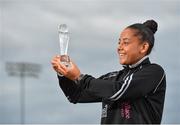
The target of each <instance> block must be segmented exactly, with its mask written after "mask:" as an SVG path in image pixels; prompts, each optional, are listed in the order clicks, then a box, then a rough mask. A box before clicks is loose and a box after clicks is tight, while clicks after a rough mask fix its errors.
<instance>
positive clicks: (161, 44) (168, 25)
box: [0, 0, 180, 124]
mask: <svg viewBox="0 0 180 125" xmlns="http://www.w3.org/2000/svg"><path fill="white" fill-rule="evenodd" d="M179 13H180V1H179V0H151V1H145V0H136V1H133V0H0V71H1V72H0V124H3V123H9V124H10V123H20V122H21V117H20V102H21V100H20V87H21V84H20V77H10V76H8V74H7V71H6V68H5V67H6V64H7V62H23V63H36V64H39V65H40V66H41V71H40V72H39V73H38V75H39V77H38V78H33V77H25V81H24V83H23V84H24V86H25V89H24V90H25V115H24V117H25V123H29V124H31V123H37V124H39V123H58V124H63V123H68V124H70V123H74V124H80V123H86V124H91V123H93V124H98V123H100V115H101V103H94V104H93V103H90V104H89V103H87V104H75V105H74V104H71V103H69V102H68V100H67V99H66V97H65V96H64V94H63V92H62V91H61V89H60V88H59V85H58V80H57V76H56V73H55V72H54V71H53V69H52V67H51V63H50V62H51V59H52V58H53V57H54V56H55V55H58V54H60V49H59V39H58V31H57V27H58V24H63V23H65V24H67V25H68V27H69V32H70V41H69V48H68V54H69V56H70V57H71V59H72V60H73V61H74V62H75V63H76V64H77V65H78V66H79V68H80V70H81V72H82V73H84V74H91V75H93V76H94V77H99V76H101V75H103V74H105V73H107V72H111V71H117V70H120V69H122V66H121V65H120V64H119V61H118V55H117V52H116V48H117V45H118V39H119V34H120V33H121V31H122V30H123V29H124V28H126V27H127V26H129V25H131V24H134V23H143V22H145V21H146V20H149V19H154V20H155V21H156V22H157V23H158V31H157V32H156V34H155V47H154V48H153V51H152V53H151V55H150V59H151V61H152V62H153V63H158V64H160V65H161V66H162V67H163V68H164V70H165V72H166V79H167V90H166V98H165V106H164V113H163V119H162V123H166V124H172V123H180V119H179V116H180V108H179V105H180V99H179V95H180V91H179V90H180V87H179V83H178V82H179V81H180V77H179V74H180V70H179V69H180V55H179V53H180V49H179V47H180V31H179V29H180V23H179V20H180V14H179Z"/></svg>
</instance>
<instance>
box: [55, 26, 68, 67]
mask: <svg viewBox="0 0 180 125" xmlns="http://www.w3.org/2000/svg"><path fill="white" fill-rule="evenodd" d="M58 33H59V45H60V55H61V56H60V57H61V58H60V61H61V63H62V64H64V65H65V66H66V67H70V58H69V56H68V55H67V50H68V44H69V31H68V27H67V25H66V24H60V25H59V26H58Z"/></svg>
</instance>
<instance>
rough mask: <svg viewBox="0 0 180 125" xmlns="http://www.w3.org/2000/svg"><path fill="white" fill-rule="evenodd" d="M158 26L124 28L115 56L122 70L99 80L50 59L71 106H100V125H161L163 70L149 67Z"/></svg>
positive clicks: (58, 58) (163, 91) (163, 93)
mask: <svg viewBox="0 0 180 125" xmlns="http://www.w3.org/2000/svg"><path fill="white" fill-rule="evenodd" d="M156 31H157V23H156V22H155V21H154V20H148V21H146V22H145V23H143V24H140V23H136V24H133V25H130V26H128V27H127V28H125V29H124V30H123V31H122V33H121V34H120V38H119V43H118V48H117V52H118V55H119V60H120V64H122V65H123V70H120V71H115V72H110V73H107V74H105V75H102V76H101V77H99V78H94V77H93V76H90V75H88V74H81V72H80V70H79V68H78V67H77V66H76V65H75V64H74V63H73V62H71V68H70V69H68V68H67V67H66V66H64V65H63V64H61V63H60V56H56V57H54V58H53V59H52V66H53V68H54V70H55V71H56V72H57V73H58V79H59V85H60V87H61V89H62V90H63V92H64V94H65V95H66V97H67V98H68V99H69V101H70V102H72V103H87V102H102V116H101V123H102V124H122V123H127V124H128V123H131V124H132V123H141V124H143V123H145V124H148V123H150V124H152V123H156V124H159V123H160V122H161V118H162V113H163V106H164V98H165V91H166V78H165V72H164V70H163V68H162V67H161V66H160V65H158V64H152V63H151V62H150V60H149V57H148V55H149V54H150V53H151V50H152V48H153V46H154V33H155V32H156Z"/></svg>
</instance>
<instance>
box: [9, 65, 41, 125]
mask: <svg viewBox="0 0 180 125" xmlns="http://www.w3.org/2000/svg"><path fill="white" fill-rule="evenodd" d="M40 68H41V67H40V65H39V64H33V63H13V62H7V63H6V71H7V73H8V75H9V76H16V77H19V78H20V115H21V124H25V118H26V116H25V115H26V113H25V97H26V95H25V94H26V93H25V77H30V76H31V77H38V73H39V72H40Z"/></svg>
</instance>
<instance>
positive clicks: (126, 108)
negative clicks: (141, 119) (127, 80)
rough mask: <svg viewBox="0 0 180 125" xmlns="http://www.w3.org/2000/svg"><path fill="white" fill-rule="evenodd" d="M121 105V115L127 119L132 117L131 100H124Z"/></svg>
mask: <svg viewBox="0 0 180 125" xmlns="http://www.w3.org/2000/svg"><path fill="white" fill-rule="evenodd" d="M120 105H121V109H120V112H121V117H122V118H125V119H130V118H131V105H130V104H129V102H123V103H121V104H120Z"/></svg>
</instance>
